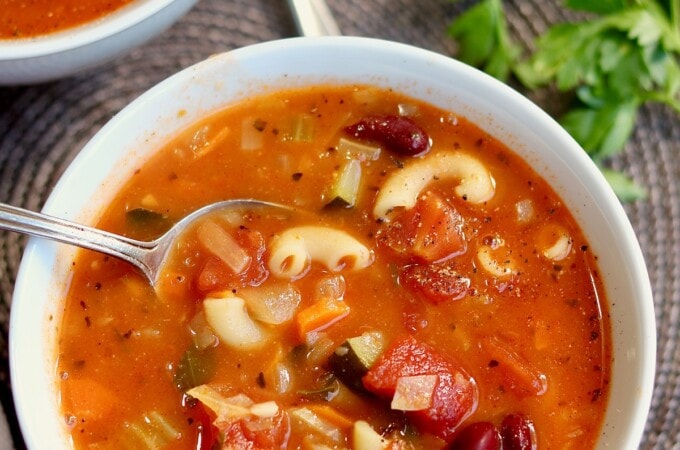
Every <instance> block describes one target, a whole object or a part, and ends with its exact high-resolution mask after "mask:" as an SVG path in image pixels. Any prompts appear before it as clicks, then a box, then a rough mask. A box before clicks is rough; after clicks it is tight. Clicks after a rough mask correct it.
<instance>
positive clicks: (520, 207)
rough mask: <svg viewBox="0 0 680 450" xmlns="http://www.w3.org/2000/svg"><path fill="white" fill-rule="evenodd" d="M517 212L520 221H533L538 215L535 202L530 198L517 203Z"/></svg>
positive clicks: (522, 222)
mask: <svg viewBox="0 0 680 450" xmlns="http://www.w3.org/2000/svg"><path fill="white" fill-rule="evenodd" d="M515 212H517V222H518V223H521V224H527V223H529V222H531V221H532V220H533V219H534V218H535V216H536V211H535V210H534V202H533V201H532V200H531V199H529V198H525V199H524V200H520V201H518V202H517V203H515Z"/></svg>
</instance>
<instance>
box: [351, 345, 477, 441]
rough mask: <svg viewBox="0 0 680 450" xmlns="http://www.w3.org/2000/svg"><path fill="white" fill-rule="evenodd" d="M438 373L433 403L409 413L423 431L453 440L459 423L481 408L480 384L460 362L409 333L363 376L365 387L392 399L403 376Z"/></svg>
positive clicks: (446, 439)
mask: <svg viewBox="0 0 680 450" xmlns="http://www.w3.org/2000/svg"><path fill="white" fill-rule="evenodd" d="M416 375H437V376H438V383H437V385H436V386H435V388H434V393H433V397H432V404H431V406H430V407H429V408H427V409H423V410H420V411H408V412H406V414H407V415H408V417H409V418H410V419H411V420H412V421H413V423H414V424H415V425H416V426H417V427H418V428H419V429H420V430H421V431H423V432H426V433H431V434H433V435H435V436H438V437H440V438H442V439H444V440H445V441H447V442H450V441H451V440H452V439H453V436H454V434H455V432H456V429H457V428H458V426H459V425H460V424H461V423H462V422H463V420H465V418H467V417H468V416H469V415H470V414H472V413H473V412H474V410H475V409H476V408H477V398H478V392H477V384H476V382H475V380H474V379H473V378H472V377H471V376H470V375H468V374H467V373H466V372H465V370H464V369H463V368H462V367H461V366H460V365H459V364H457V363H456V362H454V361H452V360H450V359H448V358H446V357H445V356H443V355H441V354H440V353H438V352H437V351H436V350H434V349H433V348H432V347H430V346H429V345H427V344H424V343H421V342H419V341H417V340H416V339H415V338H413V337H411V336H409V337H406V338H403V339H400V340H398V341H396V342H394V343H393V344H392V345H391V346H390V347H389V348H388V349H387V350H386V351H385V352H384V353H383V354H382V355H381V356H380V358H379V359H378V361H377V362H376V363H375V364H374V365H373V367H371V369H370V370H369V371H368V373H367V374H366V375H365V376H364V377H363V379H362V381H363V384H364V387H365V388H366V389H367V390H368V391H369V392H373V393H374V394H376V395H378V396H380V397H383V398H386V399H391V398H392V397H393V396H394V393H395V391H396V387H397V380H398V379H399V378H400V377H409V376H416Z"/></svg>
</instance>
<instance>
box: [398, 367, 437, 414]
mask: <svg viewBox="0 0 680 450" xmlns="http://www.w3.org/2000/svg"><path fill="white" fill-rule="evenodd" d="M438 382H439V376H438V375H414V376H410V377H399V378H397V388H396V391H395V392H394V397H392V404H391V407H392V409H397V410H399V411H421V410H423V409H428V408H430V407H431V406H432V397H433V396H434V390H435V388H436V387H437V383H438Z"/></svg>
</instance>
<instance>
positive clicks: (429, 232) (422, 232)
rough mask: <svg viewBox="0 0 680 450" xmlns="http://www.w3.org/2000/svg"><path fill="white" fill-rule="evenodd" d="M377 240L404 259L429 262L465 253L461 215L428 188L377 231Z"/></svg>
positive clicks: (465, 245)
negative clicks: (414, 203)
mask: <svg viewBox="0 0 680 450" xmlns="http://www.w3.org/2000/svg"><path fill="white" fill-rule="evenodd" d="M378 242H379V243H381V244H382V245H385V246H387V247H389V248H391V249H392V250H394V251H395V252H396V253H397V254H398V255H401V256H403V257H404V259H405V260H406V261H407V262H417V263H431V262H436V261H441V260H444V259H448V258H450V257H453V256H457V255H460V254H462V253H465V250H466V249H467V243H466V242H465V236H464V234H463V217H462V216H461V215H460V214H459V213H458V211H457V210H456V208H454V207H453V206H452V205H451V204H450V203H449V202H447V201H446V200H445V199H444V198H442V197H441V196H440V195H438V194H436V193H434V192H431V191H428V192H426V193H425V194H423V195H421V196H420V198H419V199H418V201H417V202H416V205H415V206H414V207H413V208H411V209H408V210H405V211H403V212H401V213H400V214H399V215H398V216H397V217H395V218H394V219H393V220H392V221H390V222H388V223H386V224H385V226H384V228H382V229H381V230H380V231H379V234H378Z"/></svg>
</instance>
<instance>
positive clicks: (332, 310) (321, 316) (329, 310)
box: [295, 298, 350, 339]
mask: <svg viewBox="0 0 680 450" xmlns="http://www.w3.org/2000/svg"><path fill="white" fill-rule="evenodd" d="M349 310H350V308H349V306H348V305H347V303H345V302H344V301H341V300H335V299H332V298H324V299H321V300H319V301H318V302H316V303H314V304H313V305H311V306H308V307H307V308H305V309H303V310H301V311H300V312H299V313H298V314H297V316H296V318H295V321H296V324H297V330H298V335H299V336H300V339H304V337H305V335H306V334H307V333H309V332H312V331H320V330H323V329H324V328H327V327H329V326H331V325H333V324H334V323H335V322H337V321H338V320H341V319H343V318H344V317H345V316H347V315H348V314H349Z"/></svg>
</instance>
